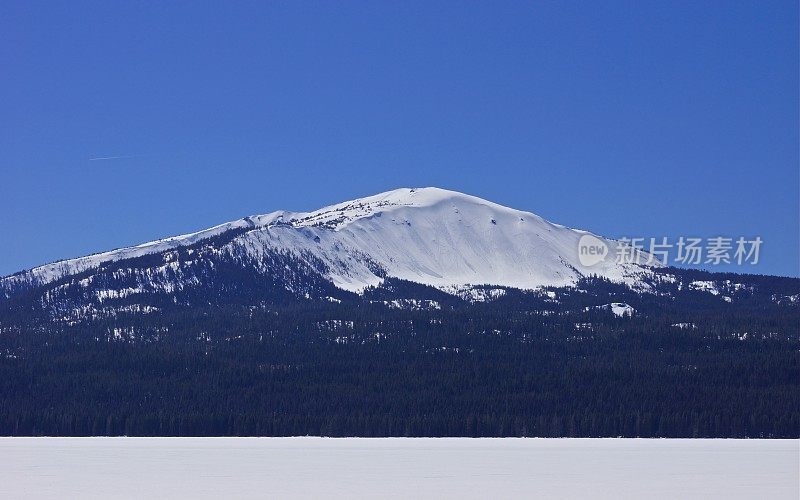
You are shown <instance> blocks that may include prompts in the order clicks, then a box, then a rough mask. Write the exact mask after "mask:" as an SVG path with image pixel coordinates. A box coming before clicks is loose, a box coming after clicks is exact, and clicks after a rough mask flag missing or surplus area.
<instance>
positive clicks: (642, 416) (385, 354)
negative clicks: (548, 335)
mask: <svg viewBox="0 0 800 500" xmlns="http://www.w3.org/2000/svg"><path fill="white" fill-rule="evenodd" d="M628 340H629V338H628V337H625V336H622V337H619V338H617V339H612V338H610V337H608V338H604V339H596V340H594V341H592V342H585V343H581V344H577V345H572V346H570V347H569V348H564V347H563V346H554V345H552V344H550V343H549V342H547V341H541V342H534V343H530V344H523V343H520V342H518V341H516V340H514V339H511V338H507V337H487V338H485V339H484V341H485V342H483V343H482V344H481V348H480V349H473V350H471V351H470V350H466V351H465V350H463V349H458V351H456V350H455V348H450V349H448V348H438V349H433V348H430V347H424V346H422V345H419V346H417V348H416V349H410V348H409V346H410V344H407V343H405V344H402V345H404V346H405V347H404V348H402V349H398V348H397V346H398V345H401V344H393V343H392V342H384V343H372V344H358V345H352V344H351V345H339V344H336V343H305V344H302V345H299V344H293V345H292V344H287V343H284V342H275V341H270V342H260V343H258V342H251V341H240V342H238V343H236V342H235V343H230V342H224V343H223V344H224V345H214V346H213V347H211V346H209V345H207V343H206V345H191V346H189V345H186V346H184V347H183V348H178V346H170V345H169V344H166V343H158V342H155V343H148V344H136V343H125V342H107V341H105V342H96V343H80V344H69V345H67V346H63V345H62V346H51V347H49V348H42V349H37V350H36V352H35V353H34V352H31V353H29V355H28V356H24V357H19V358H5V359H3V360H2V361H0V400H2V402H3V405H2V408H0V434H3V435H77V436H79V435H132V436H133V435H140V436H157V435H175V436H214V435H271V436H286V435H325V436H541V437H562V436H563V437H614V436H626V437H770V438H774V437H783V438H797V437H800V432H799V429H800V408H798V401H800V397H799V396H800V390H799V389H798V382H797V381H798V380H800V368H799V367H798V354H797V352H796V349H795V350H793V349H792V348H791V347H790V346H789V345H787V344H786V343H785V342H782V341H771V340H763V341H750V342H748V341H738V342H737V344H733V343H731V342H728V341H718V342H713V341H712V342H708V343H706V344H705V345H704V346H703V347H699V346H698V345H696V344H695V343H690V344H687V345H686V346H681V345H675V343H674V342H667V341H666V340H665V341H663V342H653V343H647V344H642V343H640V342H629V341H628ZM655 346H660V347H655Z"/></svg>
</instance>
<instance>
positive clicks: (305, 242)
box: [0, 187, 659, 295]
mask: <svg viewBox="0 0 800 500" xmlns="http://www.w3.org/2000/svg"><path fill="white" fill-rule="evenodd" d="M587 234H589V233H587V232H586V231H580V230H576V229H571V228H567V227H564V226H561V225H558V224H553V223H551V222H548V221H546V220H544V219H543V218H541V217H539V216H538V215H535V214H533V213H530V212H524V211H520V210H515V209H512V208H508V207H504V206H501V205H498V204H496V203H492V202H490V201H487V200H483V199H481V198H477V197H474V196H469V195H466V194H462V193H457V192H454V191H448V190H444V189H439V188H432V187H431V188H419V189H408V188H403V189H397V190H394V191H388V192H385V193H381V194H377V195H374V196H369V197H366V198H360V199H357V200H353V201H347V202H344V203H339V204H337V205H332V206H329V207H325V208H322V209H319V210H316V211H313V212H287V211H278V212H273V213H270V214H266V215H257V216H251V217H245V218H243V219H240V220H237V221H234V222H230V223H227V224H222V225H219V226H216V227H213V228H210V229H207V230H204V231H200V232H197V233H192V234H187V235H183V236H176V237H173V238H167V239H162V240H157V241H153V242H150V243H145V244H142V245H138V246H135V247H128V248H122V249H118V250H113V251H110V252H104V253H99V254H94V255H90V256H87V257H81V258H77V259H70V260H64V261H59V262H55V263H52V264H47V265H44V266H40V267H37V268H34V269H31V270H28V271H23V272H20V273H16V274H14V275H11V276H8V277H5V278H3V279H0V291H4V293H5V294H6V295H11V294H12V293H13V292H14V291H17V290H21V289H27V288H30V287H34V286H41V285H47V284H49V283H53V282H56V281H58V280H64V279H65V278H68V277H70V276H73V275H78V274H81V276H83V277H84V280H89V281H91V276H89V277H88V278H87V277H86V275H87V274H88V275H91V271H92V270H96V269H100V268H103V267H106V266H108V264H109V263H118V264H119V265H120V266H122V268H123V269H124V262H125V261H126V260H127V259H135V258H141V257H143V256H155V255H160V256H161V257H160V258H159V259H156V260H155V261H154V267H153V270H152V271H153V273H155V274H156V275H158V274H159V273H160V272H161V271H163V270H164V268H165V267H166V268H171V269H172V270H173V271H179V270H180V265H181V263H180V262H178V260H179V259H178V258H177V257H176V256H175V251H176V250H180V249H184V250H185V252H184V253H183V257H182V258H183V259H184V260H185V259H187V258H188V259H189V260H192V257H191V256H192V252H193V250H192V249H193V248H197V247H198V246H200V247H202V248H203V251H202V252H201V251H199V250H198V251H197V253H196V254H194V255H195V257H194V260H199V259H206V260H208V259H213V258H214V257H215V256H216V257H221V258H228V259H235V260H236V262H239V263H241V266H243V268H245V269H251V270H252V271H253V272H257V273H269V272H272V270H273V268H272V267H269V266H266V265H265V262H268V261H270V256H274V255H276V254H279V255H283V256H289V257H291V258H292V259H295V260H296V261H297V262H299V263H301V264H302V265H307V266H308V268H309V269H314V270H316V271H318V272H319V273H320V275H321V276H322V277H323V278H324V279H325V280H328V281H329V282H331V283H333V284H334V285H335V286H336V287H338V288H340V289H343V290H347V291H352V292H356V293H360V292H362V291H363V290H364V289H365V288H367V287H370V286H375V285H379V284H380V283H381V282H382V281H383V279H384V278H385V277H396V278H401V279H404V280H408V281H412V282H417V283H422V284H426V285H430V286H433V287H436V288H439V289H442V290H444V291H448V292H451V293H455V292H457V291H458V290H462V289H463V288H464V287H468V286H469V285H498V286H507V287H514V288H521V289H535V288H539V287H543V286H567V285H572V284H574V283H576V282H577V281H578V280H579V279H580V278H581V277H584V276H590V275H597V276H600V277H605V278H608V279H610V280H612V281H616V282H621V283H625V284H628V285H631V286H634V287H635V286H636V285H637V284H640V283H641V280H642V277H643V276H646V275H648V273H649V270H648V265H647V261H648V258H649V256H648V255H647V254H640V255H637V256H636V257H635V258H634V259H633V260H632V261H630V262H627V263H618V262H617V258H616V256H617V245H618V243H617V242H615V241H613V240H609V239H605V238H601V237H596V240H595V241H599V242H602V244H604V245H606V246H607V248H608V252H607V254H606V255H605V258H604V259H603V260H601V261H600V262H598V263H596V264H594V265H592V266H585V265H582V264H581V261H580V259H579V255H578V251H579V250H578V245H579V240H581V238H582V237H585V235H587ZM187 249H188V250H187ZM187 256H189V257H187ZM155 264H158V265H155ZM212 264H213V263H212ZM272 264H273V265H274V261H273V262H272ZM650 265H659V264H658V262H657V261H656V262H652V263H651V264H650ZM118 267H119V266H118ZM159 270H161V271H159ZM117 272H120V271H117ZM153 273H150V274H146V273H145V274H141V273H140V277H139V279H140V280H141V276H145V277H146V276H149V275H151V274H153ZM162 274H163V273H162ZM159 279H162V280H163V279H164V278H163V276H161V277H160V278H159ZM169 279H171V280H173V281H174V280H180V279H181V274H180V272H177V273H172V274H170V275H169ZM191 280H193V282H194V284H198V283H197V281H198V280H199V278H198V277H197V276H192V277H191ZM186 285H187V284H186V283H170V284H168V285H165V287H166V288H165V290H166V291H168V288H169V287H170V286H172V287H174V286H178V287H182V286H186Z"/></svg>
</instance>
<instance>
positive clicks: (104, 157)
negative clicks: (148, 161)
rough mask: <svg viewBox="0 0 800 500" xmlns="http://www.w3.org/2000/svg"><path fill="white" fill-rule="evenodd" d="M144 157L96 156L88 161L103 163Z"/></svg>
mask: <svg viewBox="0 0 800 500" xmlns="http://www.w3.org/2000/svg"><path fill="white" fill-rule="evenodd" d="M142 156H144V155H124V156H97V157H95V158H89V161H103V160H125V159H128V158H139V157H142Z"/></svg>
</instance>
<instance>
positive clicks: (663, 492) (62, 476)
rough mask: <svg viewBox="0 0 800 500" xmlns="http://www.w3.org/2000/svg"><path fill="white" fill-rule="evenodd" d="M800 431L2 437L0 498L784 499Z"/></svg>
mask: <svg viewBox="0 0 800 500" xmlns="http://www.w3.org/2000/svg"><path fill="white" fill-rule="evenodd" d="M798 488H800V441H792V440H780V441H778V440H741V441H740V440H639V439H598V440H592V439H325V438H152V439H151V438H2V439H0V497H2V498H59V499H62V498H104V499H105V498H149V499H156V498H192V499H196V498H215V499H216V498H387V497H390V498H648V499H651V498H704V499H708V498H726V499H731V498H770V499H780V498H792V499H797V498H798V495H800V493H799V490H798Z"/></svg>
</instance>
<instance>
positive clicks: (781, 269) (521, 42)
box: [0, 1, 800, 276]
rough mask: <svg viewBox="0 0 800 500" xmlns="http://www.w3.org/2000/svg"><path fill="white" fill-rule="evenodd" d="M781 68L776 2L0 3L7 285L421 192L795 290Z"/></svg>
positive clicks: (791, 18) (792, 62)
mask: <svg viewBox="0 0 800 500" xmlns="http://www.w3.org/2000/svg"><path fill="white" fill-rule="evenodd" d="M798 59H799V56H798V7H797V2H795V1H770V2H763V1H753V2H746V1H735V2H733V1H731V2H728V1H724V2H723V1H708V2H696V1H692V2H682V1H676V2H672V1H670V2H642V1H631V2H622V1H611V2H435V1H434V2H432V1H424V2H354V1H348V2H207V3H204V2H152V3H145V2H116V1H115V2H108V1H102V2H86V1H79V2H50V1H48V2H35V1H30V2H28V1H26V2H21V1H20V2H3V3H2V4H0V68H2V71H0V96H2V99H0V118H2V120H0V201H1V202H2V216H0V235H2V241H3V244H2V245H0V275H5V274H9V273H12V272H15V271H18V270H21V269H23V268H29V267H33V266H36V265H39V264H43V263H45V262H49V261H53V260H57V259H61V258H68V257H76V256H80V255H84V254H88V253H92V252H96V251H102V250H108V249H111V248H115V247H121V246H127V245H131V244H137V243H141V242H144V241H148V240H152V239H156V238H160V237H165V236H170V235H175V234H181V233H185V232H191V231H195V230H198V229H202V228H205V227H209V226H212V225H215V224H218V223H222V222H226V221H229V220H233V219H237V218H240V217H243V216H245V215H249V214H257V213H266V212H270V211H273V210H277V209H288V210H311V209H315V208H319V207H321V206H323V205H326V204H330V203H334V202H338V201H343V200H346V199H350V198H355V197H359V196H365V195H369V194H374V193H377V192H380V191H386V190H389V189H393V188H397V187H403V186H431V185H433V186H439V187H444V188H448V189H454V190H458V191H463V192H467V193H469V194H474V195H477V196H481V197H484V198H488V199H490V200H492V201H496V202H498V203H502V204H504V205H509V206H512V207H514V208H519V209H524V210H530V211H532V212H535V213H538V214H539V215H541V216H543V217H545V218H548V219H550V220H552V221H554V222H558V223H561V224H565V225H568V226H572V227H578V228H583V229H589V230H592V231H594V232H596V233H598V234H602V235H605V236H611V237H622V236H668V237H671V238H672V237H677V236H679V235H686V236H702V237H712V236H717V235H725V236H731V237H738V236H747V237H754V236H761V237H762V238H763V240H764V244H763V247H762V252H761V263H760V264H759V265H758V266H747V267H743V268H738V267H736V266H723V267H722V268H719V269H725V270H740V271H747V272H759V273H770V274H781V275H793V276H796V275H798V263H799V262H800V256H799V255H798V247H800V237H799V236H798V232H799V231H800V221H798V217H800V215H799V214H800V202H799V201H798V195H799V194H798V193H799V192H800V167H799V166H798V164H799V161H800V158H798V137H799V136H800V126H799V125H798V106H799V104H800V103H799V101H798ZM111 157H113V158H111ZM101 158H102V159H101Z"/></svg>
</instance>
